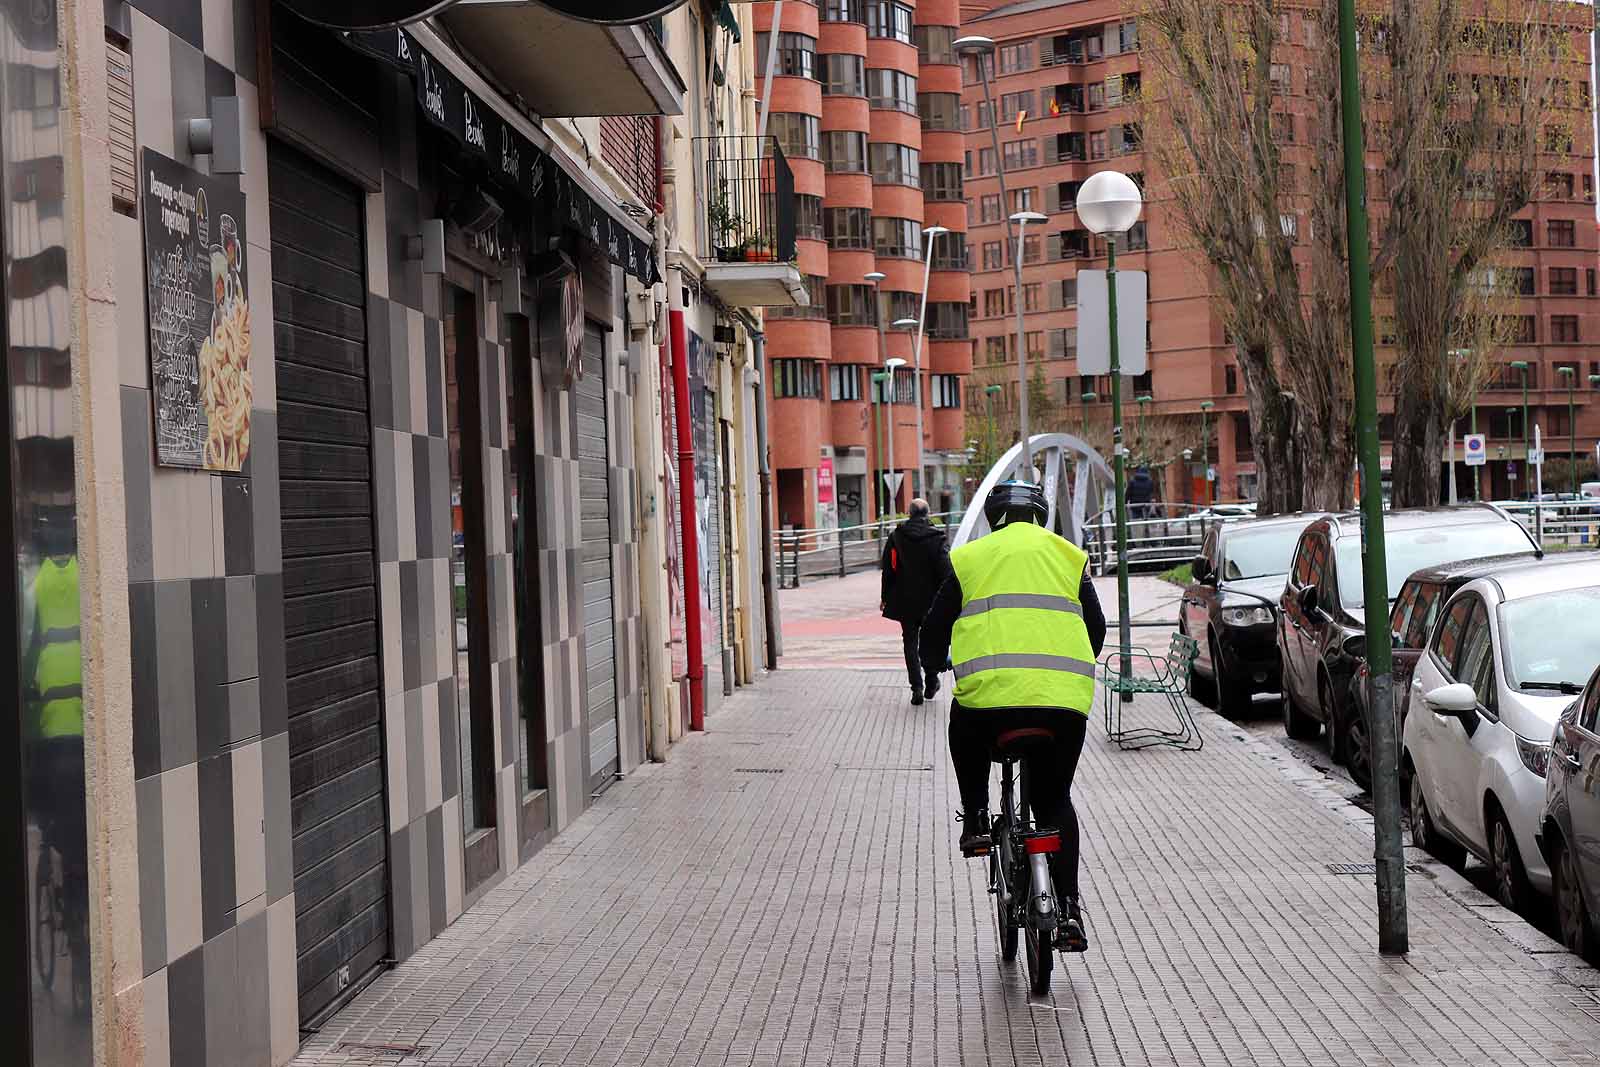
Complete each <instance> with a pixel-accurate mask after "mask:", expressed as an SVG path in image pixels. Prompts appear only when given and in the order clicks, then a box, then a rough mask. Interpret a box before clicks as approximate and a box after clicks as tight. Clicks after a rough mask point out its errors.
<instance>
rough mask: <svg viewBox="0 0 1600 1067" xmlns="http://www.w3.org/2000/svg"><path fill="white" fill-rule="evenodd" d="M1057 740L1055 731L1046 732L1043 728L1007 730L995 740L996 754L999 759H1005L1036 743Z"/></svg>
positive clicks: (1030, 727) (1027, 727)
mask: <svg viewBox="0 0 1600 1067" xmlns="http://www.w3.org/2000/svg"><path fill="white" fill-rule="evenodd" d="M1055 739H1056V735H1055V731H1054V730H1046V729H1045V728H1044V727H1042V726H1023V727H1021V728H1019V729H1016V730H1007V731H1006V732H1005V733H1003V734H1001V735H1000V736H999V737H997V738H995V739H994V752H995V756H996V757H997V758H1000V759H1005V758H1008V757H1010V756H1012V755H1014V754H1015V753H1017V752H1018V751H1020V750H1021V749H1024V748H1027V747H1028V746H1029V745H1032V744H1034V743H1036V742H1040V741H1050V742H1053V741H1054V740H1055Z"/></svg>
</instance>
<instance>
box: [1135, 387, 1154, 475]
mask: <svg viewBox="0 0 1600 1067" xmlns="http://www.w3.org/2000/svg"><path fill="white" fill-rule="evenodd" d="M1133 399H1134V400H1135V401H1136V402H1137V403H1138V405H1139V451H1140V452H1141V453H1142V454H1143V457H1144V458H1145V459H1146V460H1148V459H1149V458H1150V439H1149V438H1147V437H1145V417H1144V413H1145V405H1147V404H1149V403H1150V401H1151V400H1152V399H1154V398H1153V397H1151V396H1150V394H1149V393H1146V394H1145V395H1144V396H1136V397H1134V398H1133Z"/></svg>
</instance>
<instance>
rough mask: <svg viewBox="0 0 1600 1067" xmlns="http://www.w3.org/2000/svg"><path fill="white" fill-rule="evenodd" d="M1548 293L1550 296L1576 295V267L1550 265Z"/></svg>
mask: <svg viewBox="0 0 1600 1067" xmlns="http://www.w3.org/2000/svg"><path fill="white" fill-rule="evenodd" d="M1550 295H1551V296H1577V295H1578V268H1577V267H1551V268H1550Z"/></svg>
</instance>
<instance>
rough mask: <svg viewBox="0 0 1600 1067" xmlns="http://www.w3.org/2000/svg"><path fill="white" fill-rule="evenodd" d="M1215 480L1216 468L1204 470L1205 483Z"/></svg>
mask: <svg viewBox="0 0 1600 1067" xmlns="http://www.w3.org/2000/svg"><path fill="white" fill-rule="evenodd" d="M1216 480H1217V468H1215V467H1207V468H1206V481H1208V482H1214V481H1216Z"/></svg>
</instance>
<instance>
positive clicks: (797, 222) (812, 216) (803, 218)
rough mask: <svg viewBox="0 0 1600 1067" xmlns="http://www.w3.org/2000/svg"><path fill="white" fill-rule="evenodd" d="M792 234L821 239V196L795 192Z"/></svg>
mask: <svg viewBox="0 0 1600 1067" xmlns="http://www.w3.org/2000/svg"><path fill="white" fill-rule="evenodd" d="M794 235H795V236H796V237H810V238H812V239H813V240H817V241H820V240H822V238H823V232H822V197H820V196H812V195H811V194H810V193H796V194H795V196H794Z"/></svg>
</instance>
